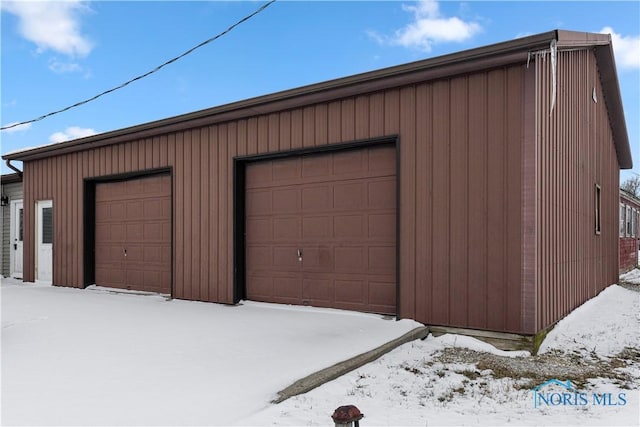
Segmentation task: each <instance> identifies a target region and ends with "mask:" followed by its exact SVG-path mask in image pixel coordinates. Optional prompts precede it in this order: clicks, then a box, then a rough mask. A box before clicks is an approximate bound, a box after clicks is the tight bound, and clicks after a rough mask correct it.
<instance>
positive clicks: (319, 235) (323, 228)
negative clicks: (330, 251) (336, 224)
mask: <svg viewBox="0 0 640 427" xmlns="http://www.w3.org/2000/svg"><path fill="white" fill-rule="evenodd" d="M332 222H333V221H332V218H331V217H329V216H311V217H309V216H308V217H305V218H303V220H302V238H303V239H304V240H305V241H309V240H311V241H318V240H327V239H330V238H332V237H333V233H332V228H333V224H332Z"/></svg>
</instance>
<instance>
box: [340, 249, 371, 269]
mask: <svg viewBox="0 0 640 427" xmlns="http://www.w3.org/2000/svg"><path fill="white" fill-rule="evenodd" d="M364 249H365V248H364V247H362V246H353V247H337V248H335V250H334V254H335V256H334V258H335V271H336V272H354V273H359V272H362V271H365V270H366V262H365V259H366V258H365V250H364Z"/></svg>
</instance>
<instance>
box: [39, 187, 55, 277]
mask: <svg viewBox="0 0 640 427" xmlns="http://www.w3.org/2000/svg"><path fill="white" fill-rule="evenodd" d="M36 230H37V233H36V238H37V240H36V280H39V281H43V282H51V280H52V278H53V202H52V201H51V200H41V201H39V202H36Z"/></svg>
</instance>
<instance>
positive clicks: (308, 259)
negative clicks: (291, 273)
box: [301, 246, 334, 272]
mask: <svg viewBox="0 0 640 427" xmlns="http://www.w3.org/2000/svg"><path fill="white" fill-rule="evenodd" d="M301 267H302V270H303V271H319V272H326V271H331V270H333V269H334V259H333V253H332V248H331V247H329V246H303V247H302V265H301Z"/></svg>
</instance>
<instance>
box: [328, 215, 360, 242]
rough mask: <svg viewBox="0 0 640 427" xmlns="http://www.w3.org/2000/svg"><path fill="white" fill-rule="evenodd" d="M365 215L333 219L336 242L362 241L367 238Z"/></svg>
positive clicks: (341, 216)
mask: <svg viewBox="0 0 640 427" xmlns="http://www.w3.org/2000/svg"><path fill="white" fill-rule="evenodd" d="M364 230H365V215H361V214H360V215H336V216H334V217H333V238H334V239H336V240H354V239H358V240H362V239H364V238H365V237H366V236H365V234H364Z"/></svg>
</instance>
